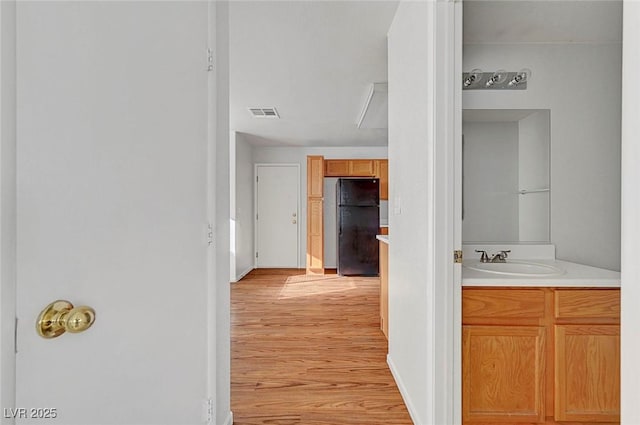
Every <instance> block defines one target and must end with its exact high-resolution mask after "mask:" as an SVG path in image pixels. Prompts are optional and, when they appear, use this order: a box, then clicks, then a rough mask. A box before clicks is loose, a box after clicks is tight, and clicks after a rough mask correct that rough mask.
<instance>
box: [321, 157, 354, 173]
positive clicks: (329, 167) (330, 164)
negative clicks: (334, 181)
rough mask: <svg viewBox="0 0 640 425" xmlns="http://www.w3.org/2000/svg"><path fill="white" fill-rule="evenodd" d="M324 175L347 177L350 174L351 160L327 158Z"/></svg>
mask: <svg viewBox="0 0 640 425" xmlns="http://www.w3.org/2000/svg"><path fill="white" fill-rule="evenodd" d="M324 175H325V176H326V177H347V176H348V175H349V160H347V159H327V160H326V161H324Z"/></svg>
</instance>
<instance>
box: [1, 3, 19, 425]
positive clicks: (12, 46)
mask: <svg viewBox="0 0 640 425" xmlns="http://www.w3.org/2000/svg"><path fill="white" fill-rule="evenodd" d="M0 21H1V23H0V67H1V68H0V100H1V102H2V104H1V106H0V114H1V115H0V173H1V174H0V205H1V206H2V209H1V210H0V324H1V325H2V326H0V406H2V407H6V408H15V407H16V405H15V404H16V345H15V342H16V340H15V337H16V335H15V333H14V332H15V327H16V326H17V324H16V320H17V319H16V304H17V300H16V292H17V283H16V266H17V264H16V253H17V247H16V224H17V217H16V206H17V202H16V194H17V187H16V163H17V160H16V1H15V0H6V1H1V2H0ZM2 422H3V423H4V421H2Z"/></svg>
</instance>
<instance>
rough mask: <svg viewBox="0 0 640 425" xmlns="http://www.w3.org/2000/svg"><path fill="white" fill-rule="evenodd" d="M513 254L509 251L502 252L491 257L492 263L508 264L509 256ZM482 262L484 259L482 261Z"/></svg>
mask: <svg viewBox="0 0 640 425" xmlns="http://www.w3.org/2000/svg"><path fill="white" fill-rule="evenodd" d="M510 252H511V250H507V251H500V252H498V253H497V254H495V255H493V256H492V257H491V260H490V262H492V263H506V262H507V257H508V256H509V255H508V254H509V253H510ZM480 261H482V259H481V260H480Z"/></svg>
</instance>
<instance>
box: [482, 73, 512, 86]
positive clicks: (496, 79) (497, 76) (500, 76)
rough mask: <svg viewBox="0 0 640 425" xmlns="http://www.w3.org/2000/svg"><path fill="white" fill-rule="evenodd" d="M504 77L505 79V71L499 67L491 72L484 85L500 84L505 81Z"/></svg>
mask: <svg viewBox="0 0 640 425" xmlns="http://www.w3.org/2000/svg"><path fill="white" fill-rule="evenodd" d="M506 79H507V71H505V70H504V69H499V70H497V71H496V72H494V73H493V75H492V76H491V78H489V79H488V80H487V84H486V86H487V87H491V86H494V85H496V84H502V83H504V82H505V80H506Z"/></svg>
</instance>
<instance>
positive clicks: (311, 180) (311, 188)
mask: <svg viewBox="0 0 640 425" xmlns="http://www.w3.org/2000/svg"><path fill="white" fill-rule="evenodd" d="M323 192H324V157H322V156H308V157H307V197H308V198H322V196H323Z"/></svg>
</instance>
